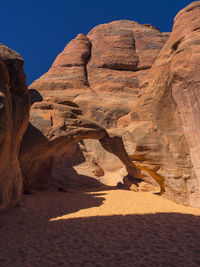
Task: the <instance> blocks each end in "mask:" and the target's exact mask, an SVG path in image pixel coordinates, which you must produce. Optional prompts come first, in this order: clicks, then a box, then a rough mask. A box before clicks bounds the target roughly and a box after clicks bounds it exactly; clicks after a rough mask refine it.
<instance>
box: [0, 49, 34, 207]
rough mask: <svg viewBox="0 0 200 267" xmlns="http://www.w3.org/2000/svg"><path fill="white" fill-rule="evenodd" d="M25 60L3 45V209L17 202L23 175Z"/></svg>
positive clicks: (0, 92)
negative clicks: (21, 155) (20, 158)
mask: <svg viewBox="0 0 200 267" xmlns="http://www.w3.org/2000/svg"><path fill="white" fill-rule="evenodd" d="M23 63H24V62H23V59H22V58H21V56H20V55H19V54H18V53H16V52H15V51H13V50H11V49H9V48H8V47H6V46H4V45H2V44H0V162H1V163H0V211H2V210H5V209H7V208H8V207H10V206H13V205H15V204H17V203H18V201H19V200H20V198H21V194H22V176H21V170H20V167H19V161H18V152H19V146H20V142H21V139H22V135H23V133H24V131H25V130H26V127H27V125H28V120H29V98H28V89H27V86H26V77H25V74H24V71H23Z"/></svg>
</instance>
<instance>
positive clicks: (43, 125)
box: [20, 90, 139, 190]
mask: <svg viewBox="0 0 200 267" xmlns="http://www.w3.org/2000/svg"><path fill="white" fill-rule="evenodd" d="M30 93H31V94H32V103H33V102H35V103H33V105H32V108H31V113H30V123H29V127H28V129H27V131H26V133H25V135H24V137H23V141H22V144H21V149H20V165H21V169H22V174H23V178H24V189H25V190H26V189H27V190H29V189H36V190H37V189H45V188H47V187H48V186H49V185H50V184H51V182H54V181H52V179H53V178H54V177H53V176H55V175H56V176H58V175H57V174H56V172H57V171H56V170H55V168H54V169H53V167H54V166H55V165H56V164H58V161H59V160H62V159H65V161H66V162H67V164H68V165H69V166H68V172H70V174H69V173H68V176H70V175H71V176H74V173H75V170H73V168H72V162H75V163H74V165H77V164H78V163H79V164H80V162H79V161H80V153H82V157H83V161H86V160H85V158H84V155H83V154H84V152H83V150H84V148H83V149H82V152H81V151H80V149H79V153H78V151H77V149H78V147H77V142H78V141H81V140H83V139H98V140H99V141H100V143H101V144H102V146H103V147H104V149H106V150H107V151H108V152H110V153H113V154H114V155H116V156H117V157H118V158H119V159H120V160H121V161H122V162H123V164H124V165H125V167H126V169H127V172H128V174H129V175H131V176H132V177H138V175H139V171H138V170H137V169H136V168H135V166H134V164H133V163H132V161H131V160H130V159H129V157H128V154H127V153H126V151H125V149H124V146H123V141H122V138H121V137H119V136H109V135H108V133H107V131H106V130H105V129H104V128H103V127H101V126H100V125H98V124H97V123H95V122H92V121H90V120H88V119H86V118H85V117H84V116H83V114H82V111H81V109H80V108H79V107H78V105H77V104H75V103H74V102H72V101H71V100H69V99H68V98H58V97H46V98H44V99H43V100H41V98H40V97H41V96H40V95H39V93H37V92H36V91H33V90H30ZM34 98H35V99H34ZM38 99H40V101H41V102H36V101H37V100H38ZM86 157H87V155H86ZM69 159H70V160H69ZM90 163H91V165H92V166H91V168H92V167H93V168H94V167H95V168H96V169H95V170H94V171H95V172H97V176H98V172H103V171H102V170H101V168H100V166H98V164H97V163H95V162H90ZM65 167H66V166H65ZM70 167H71V168H70ZM53 173H54V174H53ZM100 175H101V174H100ZM58 179H61V177H60V178H59V177H58ZM67 182H68V181H64V183H67ZM73 183H74V181H72V184H73ZM68 188H69V186H68Z"/></svg>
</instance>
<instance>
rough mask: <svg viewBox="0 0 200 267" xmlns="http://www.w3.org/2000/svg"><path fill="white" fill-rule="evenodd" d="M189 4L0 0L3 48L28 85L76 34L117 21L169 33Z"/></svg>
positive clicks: (176, 0)
mask: <svg viewBox="0 0 200 267" xmlns="http://www.w3.org/2000/svg"><path fill="white" fill-rule="evenodd" d="M192 2H193V1H187V0H160V1H156V0H101V1H99V0H82V1H81V0H69V1H68V0H8V1H7V0H0V4H1V5H0V10H1V15H0V28H1V31H0V33H1V39H0V42H1V43H3V44H5V45H7V46H9V47H10V48H12V49H14V50H15V51H17V52H19V53H20V54H21V56H22V57H23V58H24V60H25V65H24V68H25V73H26V75H27V81H28V84H30V83H31V82H32V81H34V80H35V79H37V78H39V77H40V76H41V75H42V74H43V73H45V72H46V71H47V70H48V69H49V68H50V66H51V64H52V63H53V61H54V59H55V57H56V56H57V55H58V53H60V52H61V51H62V50H63V48H64V47H65V45H66V44H67V43H68V42H69V41H70V40H71V39H73V38H74V37H75V36H76V35H77V34H78V33H84V34H87V33H88V32H89V31H90V30H91V29H92V28H93V27H95V26H96V25H98V24H102V23H107V22H111V21H114V20H119V19H128V20H135V21H137V22H139V23H141V24H143V23H150V24H152V25H153V26H156V27H158V28H159V29H160V30H161V31H163V32H168V31H171V28H172V25H173V19H174V17H175V15H176V14H177V13H178V11H180V10H181V9H182V8H184V7H185V6H187V5H188V4H190V3H192Z"/></svg>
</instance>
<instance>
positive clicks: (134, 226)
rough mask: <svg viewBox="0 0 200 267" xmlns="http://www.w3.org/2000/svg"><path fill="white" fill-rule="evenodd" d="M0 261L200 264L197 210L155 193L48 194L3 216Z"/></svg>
mask: <svg viewBox="0 0 200 267" xmlns="http://www.w3.org/2000/svg"><path fill="white" fill-rule="evenodd" d="M0 244H1V250H0V266H1V267H4V266H200V257H199V255H200V210H199V209H194V208H191V207H186V206H181V205H178V204H176V203H173V202H172V201H170V200H167V199H164V198H163V197H161V196H159V195H156V194H154V193H143V192H137V193H136V192H131V191H124V190H105V189H102V190H96V191H95V190H94V191H93V192H91V191H90V192H83V191H76V192H68V193H61V192H53V191H45V192H40V193H36V194H34V195H28V196H24V199H23V201H22V202H21V204H20V205H19V206H18V207H16V208H14V209H12V210H10V211H8V212H6V213H3V214H1V215H0Z"/></svg>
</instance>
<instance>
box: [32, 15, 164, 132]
mask: <svg viewBox="0 0 200 267" xmlns="http://www.w3.org/2000/svg"><path fill="white" fill-rule="evenodd" d="M167 39H168V34H163V33H161V32H160V31H159V30H158V29H156V28H154V27H152V26H150V25H147V24H146V25H140V24H139V23H137V22H134V21H128V20H120V21H114V22H111V23H108V24H102V25H99V26H97V27H95V28H94V29H93V30H91V31H90V32H89V34H88V35H87V36H85V35H83V34H79V35H78V36H77V37H76V38H75V39H74V40H72V41H71V42H70V43H69V44H68V45H67V46H66V47H65V49H64V50H63V52H62V53H61V54H59V55H58V57H57V58H56V60H55V61H54V63H53V65H52V67H51V68H50V70H49V71H48V72H47V73H46V74H44V75H43V76H42V77H40V78H39V79H38V80H36V81H35V82H33V84H32V85H31V86H30V88H31V89H35V90H38V91H39V92H40V93H41V94H42V96H52V95H54V96H59V97H61V96H65V97H66V96H67V97H70V99H71V100H73V101H75V102H76V103H78V104H79V105H80V107H81V109H82V110H83V112H84V114H85V115H86V116H88V117H89V118H91V119H94V120H95V121H97V122H99V123H100V124H101V125H102V126H104V127H106V128H111V127H115V126H116V122H117V120H118V118H120V117H121V116H123V115H125V114H128V113H129V112H130V111H131V108H132V106H133V104H134V102H135V100H136V98H137V94H138V90H139V88H140V84H141V82H142V81H143V79H144V76H145V75H146V73H147V72H148V70H149V69H150V67H151V66H152V64H153V62H154V61H155V59H156V57H157V55H158V54H159V52H160V50H161V49H162V47H163V45H164V43H165V42H166V41H167Z"/></svg>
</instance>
